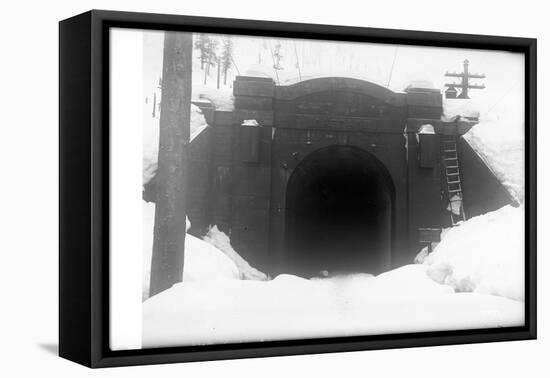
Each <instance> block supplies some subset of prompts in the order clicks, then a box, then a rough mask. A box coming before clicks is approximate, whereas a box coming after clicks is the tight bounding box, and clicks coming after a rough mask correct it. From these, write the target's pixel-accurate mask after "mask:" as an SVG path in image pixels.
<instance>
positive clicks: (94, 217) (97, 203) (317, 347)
mask: <svg viewBox="0 0 550 378" xmlns="http://www.w3.org/2000/svg"><path fill="white" fill-rule="evenodd" d="M111 27H121V28H134V29H150V30H171V31H191V32H209V33H221V34H246V35H258V36H260V35H261V36H276V37H290V38H306V39H322V40H345V41H358V42H377V43H392V44H404V45H424V46H439V47H456V48H471V49H487V50H506V51H513V52H519V53H523V54H525V84H526V85H525V101H526V112H525V116H526V119H525V125H526V127H525V134H526V135H525V136H526V139H525V154H526V155H525V162H526V167H525V168H526V169H525V174H526V178H525V193H526V198H525V211H526V218H525V230H526V235H525V252H526V255H525V262H526V264H525V277H526V285H525V289H526V295H525V320H526V323H525V325H524V326H523V327H515V328H500V329H499V328H492V329H476V330H456V331H440V332H423V333H405V334H391V335H378V336H354V337H338V338H326V339H310V340H292V341H270V342H262V343H256V342H254V343H243V344H226V345H210V346H192V347H170V348H157V349H142V350H128V351H111V350H110V349H109V346H108V340H109V321H108V315H109V301H108V296H109V275H108V273H109V265H108V264H109V258H108V257H109V209H110V207H109V169H110V168H109V68H108V67H109V32H108V31H109V28H111ZM536 46H537V44H536V39H530V38H515V37H498V36H486V35H468V34H449V33H435V32H420V31H406V30H387V29H373V28H359V27H343V26H328V25H313V24H297V23H282V22H267V21H251V20H236V19H223V18H204V17H189V16H176V15H162V14H145V13H127V12H114V11H101V10H92V11H89V12H86V13H84V14H81V15H78V16H75V17H72V18H69V19H67V20H64V21H61V22H60V24H59V78H60V79H59V89H60V95H59V127H60V133H59V159H60V160H59V170H60V176H59V185H60V191H59V212H60V224H59V354H60V356H62V357H64V358H67V359H69V360H72V361H75V362H77V363H80V364H83V365H86V366H89V367H94V368H95V367H110V366H120V365H140V364H157V363H170V362H185V361H201V360H217V359H232V358H249V357H264V356H279V355H296V354H307V353H326V352H344V351H357V350H370V349H386V348H407V347H420V346H435V345H448V344H467V343H480V342H496V341H510V340H526V339H534V338H536V330H537V318H536V308H537V298H536V293H537V289H536V93H537V88H536V87H537V81H536V64H537V47H536Z"/></svg>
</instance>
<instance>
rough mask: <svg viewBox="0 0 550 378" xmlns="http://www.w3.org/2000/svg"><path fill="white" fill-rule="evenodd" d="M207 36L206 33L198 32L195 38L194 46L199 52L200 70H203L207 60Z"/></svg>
mask: <svg viewBox="0 0 550 378" xmlns="http://www.w3.org/2000/svg"><path fill="white" fill-rule="evenodd" d="M209 38H210V37H208V35H207V34H198V35H197V37H196V39H195V48H196V49H197V50H199V52H200V55H199V60H200V61H201V70H204V64H205V63H206V62H207V61H208V52H207V46H208V40H209Z"/></svg>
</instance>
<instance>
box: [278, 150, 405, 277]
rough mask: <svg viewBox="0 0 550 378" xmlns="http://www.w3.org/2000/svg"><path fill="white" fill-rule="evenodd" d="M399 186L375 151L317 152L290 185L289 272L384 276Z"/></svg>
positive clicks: (287, 213) (297, 170) (287, 224)
mask: <svg viewBox="0 0 550 378" xmlns="http://www.w3.org/2000/svg"><path fill="white" fill-rule="evenodd" d="M394 203H395V187H394V184H393V181H392V179H391V176H390V174H389V172H388V170H387V169H386V167H385V166H384V165H383V164H382V163H381V162H380V161H379V160H378V159H377V158H376V157H375V156H374V155H372V154H370V153H369V152H367V151H365V150H363V149H361V148H358V147H354V146H349V145H346V146H344V145H332V146H328V147H323V148H320V149H318V150H315V151H313V152H311V153H310V154H309V155H308V156H306V157H305V158H304V159H303V160H302V161H301V162H300V163H299V164H298V165H297V166H296V168H295V169H294V171H293V172H292V175H291V176H290V178H289V180H288V183H287V186H286V204H285V229H286V230H285V240H284V246H285V255H286V258H285V265H286V267H285V271H288V272H292V273H295V274H298V275H301V276H305V277H311V276H316V275H318V274H319V272H320V271H328V272H329V274H336V273H343V272H368V273H374V274H376V273H379V272H382V271H384V270H385V269H387V268H388V266H389V263H390V258H391V248H392V239H393V232H394V231H393V223H394V218H395V217H394Z"/></svg>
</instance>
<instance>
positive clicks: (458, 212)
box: [441, 135, 466, 226]
mask: <svg viewBox="0 0 550 378" xmlns="http://www.w3.org/2000/svg"><path fill="white" fill-rule="evenodd" d="M441 143H442V157H443V166H444V168H445V180H446V183H447V195H448V199H449V210H450V214H451V224H452V225H453V226H456V225H457V224H459V223H460V222H463V221H465V220H466V214H465V213H464V204H463V202H462V199H463V196H462V184H461V181H460V166H459V163H458V149H457V141H456V135H442V136H441Z"/></svg>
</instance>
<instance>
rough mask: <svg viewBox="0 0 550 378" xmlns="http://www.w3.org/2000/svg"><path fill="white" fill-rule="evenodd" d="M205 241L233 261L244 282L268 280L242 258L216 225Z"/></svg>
mask: <svg viewBox="0 0 550 378" xmlns="http://www.w3.org/2000/svg"><path fill="white" fill-rule="evenodd" d="M203 240H204V241H205V242H207V243H209V244H211V245H213V246H214V247H216V248H217V249H219V250H220V251H222V252H223V253H225V255H226V256H227V257H229V258H230V259H231V261H233V262H234V263H235V265H236V266H237V268H238V269H239V277H240V278H241V279H243V280H260V281H263V280H267V278H268V277H267V275H266V274H265V273H262V272H260V271H259V270H258V269H256V268H253V267H251V266H250V264H249V263H248V262H247V261H246V260H245V259H243V258H242V257H241V255H239V254H238V253H237V252H236V251H235V250H234V249H233V247H232V246H231V241H230V240H229V236H227V235H226V234H225V233H224V232H222V231H220V230H219V229H218V227H217V226H216V225H214V226H212V227H210V229H209V230H208V233H207V234H206V235H205V236H204V237H203Z"/></svg>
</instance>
